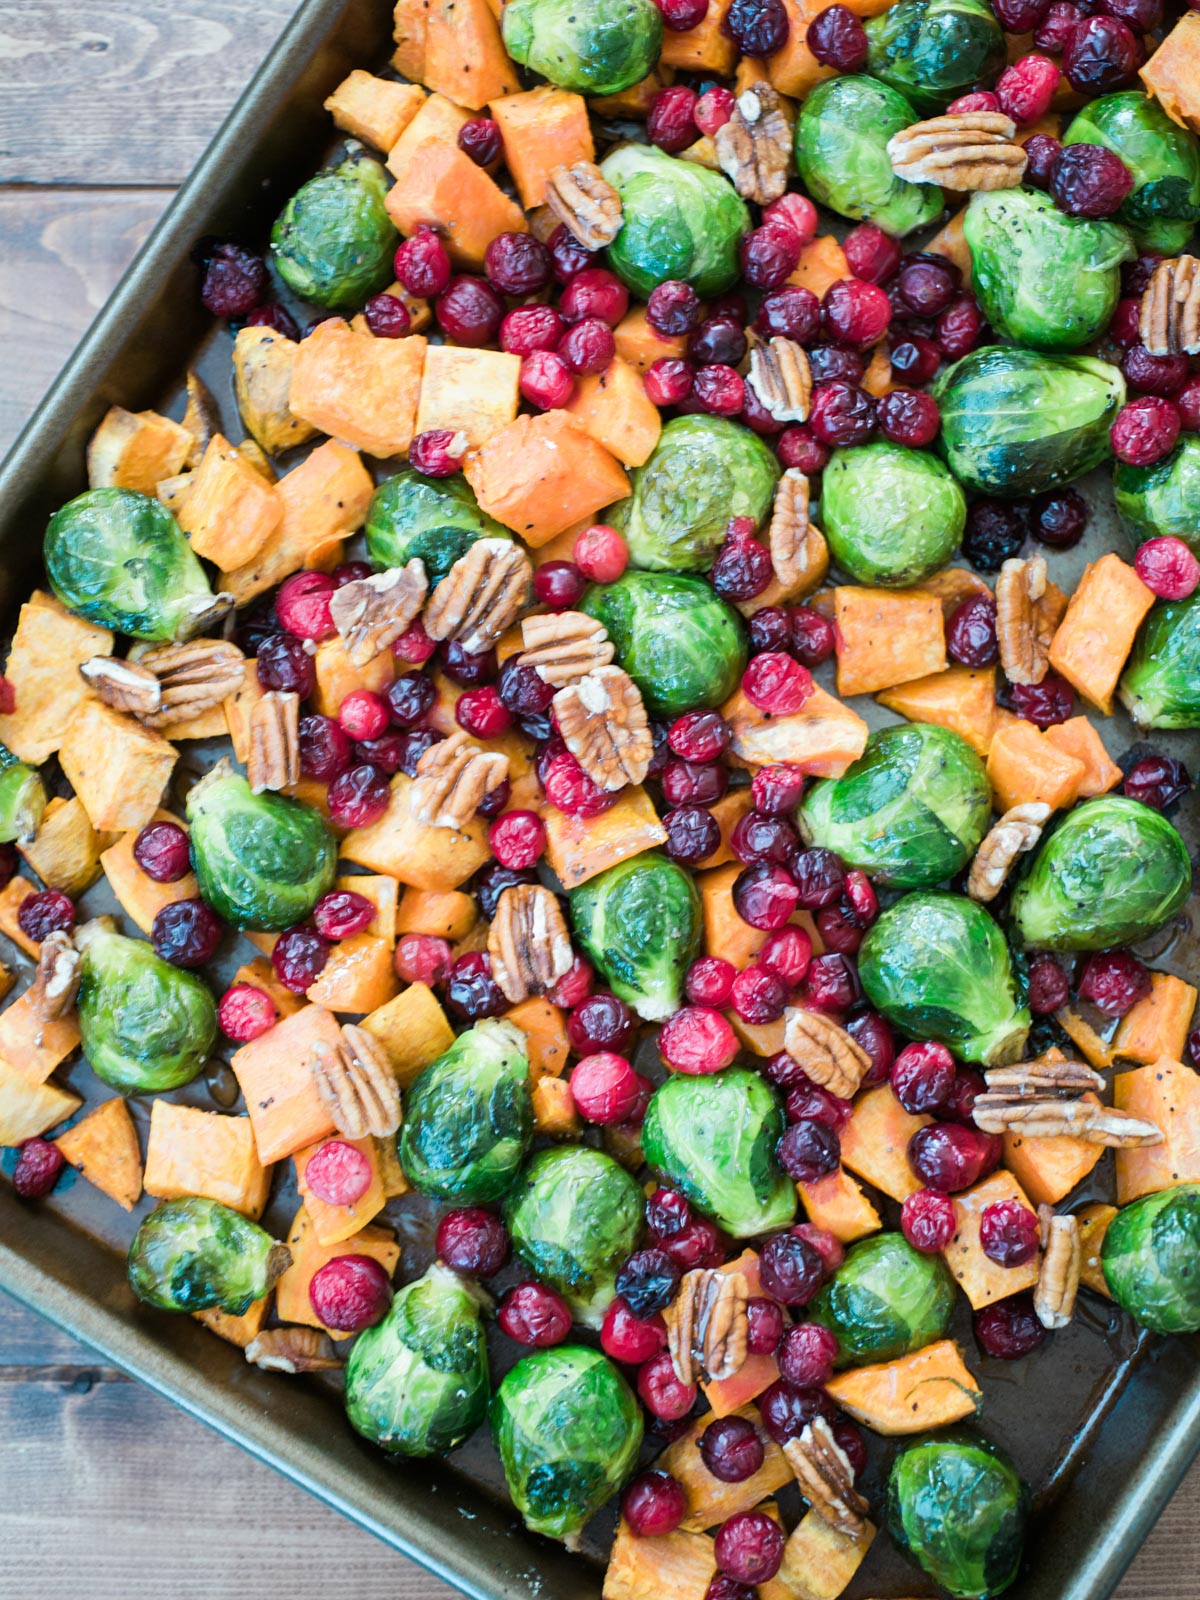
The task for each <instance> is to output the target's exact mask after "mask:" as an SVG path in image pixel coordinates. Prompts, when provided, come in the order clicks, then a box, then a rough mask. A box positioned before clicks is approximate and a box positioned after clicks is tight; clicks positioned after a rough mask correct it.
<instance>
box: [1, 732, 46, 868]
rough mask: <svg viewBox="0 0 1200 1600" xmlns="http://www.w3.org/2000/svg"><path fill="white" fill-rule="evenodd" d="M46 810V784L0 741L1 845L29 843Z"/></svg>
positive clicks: (33, 768)
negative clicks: (16, 842)
mask: <svg viewBox="0 0 1200 1600" xmlns="http://www.w3.org/2000/svg"><path fill="white" fill-rule="evenodd" d="M45 809H46V786H45V784H44V783H43V782H42V778H41V774H40V773H39V772H38V770H37V768H36V767H31V766H29V765H28V764H27V763H26V762H24V761H18V760H17V758H16V756H15V755H13V753H12V751H11V750H10V749H9V748H8V746H7V745H3V744H0V844H11V843H12V842H13V840H14V839H18V840H20V842H21V843H22V844H28V843H29V841H30V840H31V839H32V838H33V837H34V835H35V834H36V833H37V831H38V828H39V827H40V825H41V821H42V813H43V812H44V811H45Z"/></svg>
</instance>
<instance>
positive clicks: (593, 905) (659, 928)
mask: <svg viewBox="0 0 1200 1600" xmlns="http://www.w3.org/2000/svg"><path fill="white" fill-rule="evenodd" d="M702 920H703V919H702V916H701V911H700V896H699V895H698V894H697V893H696V885H695V883H694V881H693V879H692V875H691V873H690V872H687V871H686V870H685V869H684V868H683V867H680V866H677V865H676V863H675V862H674V861H669V860H668V859H667V857H666V856H663V855H659V853H658V852H657V850H647V851H644V852H643V853H642V854H641V855H640V856H631V857H630V858H629V860H628V861H618V862H617V864H616V866H614V867H609V868H608V869H607V871H605V872H601V873H598V874H597V875H596V876H595V877H594V878H589V880H588V881H587V883H585V884H581V885H580V887H579V888H578V889H572V890H571V921H572V922H573V923H574V925H575V932H576V934H577V936H578V938H579V942H580V944H582V946H583V948H584V949H585V950H586V951H587V953H588V955H589V956H590V957H591V959H592V960H593V961H594V962H595V964H596V966H597V967H599V969H600V971H601V972H602V973H603V974H604V976H605V978H607V980H608V983H609V985H610V987H611V988H612V991H613V993H614V994H616V995H619V996H620V997H621V999H622V1000H624V1001H626V1002H627V1003H628V1004H629V1005H631V1006H632V1007H633V1008H634V1010H635V1011H636V1012H637V1014H638V1016H639V1017H644V1018H645V1019H646V1021H647V1022H661V1021H662V1020H663V1018H664V1017H669V1016H670V1015H671V1013H672V1012H673V1011H678V1010H679V1007H680V1006H681V1005H682V1004H683V975H684V973H685V972H686V971H687V969H688V967H689V965H690V964H691V962H692V961H693V959H694V958H695V957H696V956H697V955H698V954H699V952H700V935H701V931H702Z"/></svg>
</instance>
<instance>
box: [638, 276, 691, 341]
mask: <svg viewBox="0 0 1200 1600" xmlns="http://www.w3.org/2000/svg"><path fill="white" fill-rule="evenodd" d="M703 310H704V308H703V306H702V304H701V301H700V296H699V295H698V294H697V293H696V291H695V289H693V288H692V286H691V284H690V283H682V282H680V281H679V280H678V279H675V278H669V279H668V280H667V282H666V283H660V284H659V285H658V287H657V288H656V289H652V290H651V291H650V299H649V300H648V301H647V303H646V321H647V322H648V323H649V324H650V326H651V327H652V328H653V329H654V330H655V332H656V333H661V334H662V335H663V336H664V338H678V337H679V336H680V335H681V334H685V333H691V331H692V330H693V328H695V327H697V326H698V325H699V322H700V318H701V315H702V314H703Z"/></svg>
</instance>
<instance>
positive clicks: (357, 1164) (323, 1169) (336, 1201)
mask: <svg viewBox="0 0 1200 1600" xmlns="http://www.w3.org/2000/svg"><path fill="white" fill-rule="evenodd" d="M373 1173H374V1168H373V1167H372V1165H371V1163H370V1161H369V1160H368V1158H367V1157H366V1156H365V1155H364V1154H363V1153H362V1151H361V1150H360V1149H359V1148H358V1146H357V1145H353V1144H348V1143H347V1142H346V1140H344V1139H327V1140H326V1141H325V1143H324V1144H322V1145H319V1146H318V1147H317V1149H316V1151H315V1152H314V1153H313V1154H312V1155H311V1156H310V1157H309V1158H308V1161H307V1163H306V1165H305V1168H304V1185H305V1188H306V1189H308V1190H310V1191H311V1192H312V1193H313V1194H314V1195H315V1196H316V1197H317V1199H318V1200H323V1201H324V1203H325V1204H326V1205H327V1206H352V1205H353V1204H354V1203H355V1201H356V1200H361V1199H362V1197H363V1195H365V1194H366V1192H367V1190H368V1189H369V1188H370V1187H371V1179H372V1176H373Z"/></svg>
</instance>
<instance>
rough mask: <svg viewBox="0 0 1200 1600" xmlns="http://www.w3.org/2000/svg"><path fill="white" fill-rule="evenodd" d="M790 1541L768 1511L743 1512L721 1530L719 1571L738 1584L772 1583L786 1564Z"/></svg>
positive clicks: (716, 1551)
mask: <svg viewBox="0 0 1200 1600" xmlns="http://www.w3.org/2000/svg"><path fill="white" fill-rule="evenodd" d="M786 1538H787V1535H786V1534H785V1533H784V1531H783V1529H782V1528H781V1527H780V1526H779V1524H778V1523H777V1522H776V1521H774V1519H773V1518H771V1517H769V1516H767V1514H766V1512H765V1511H739V1512H738V1513H737V1515H736V1516H732V1517H730V1518H729V1519H728V1521H727V1522H723V1523H722V1524H721V1526H720V1527H719V1528H718V1529H717V1537H716V1540H715V1541H714V1543H713V1555H714V1556H715V1557H716V1561H717V1568H718V1570H719V1571H721V1572H723V1573H725V1575H726V1576H727V1577H730V1578H733V1579H735V1580H736V1581H737V1582H738V1583H752V1584H754V1583H756V1584H764V1583H769V1582H770V1580H771V1579H772V1578H773V1577H774V1576H775V1574H776V1573H777V1572H778V1571H779V1568H780V1567H781V1566H782V1565H783V1547H784V1543H785V1541H786Z"/></svg>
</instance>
